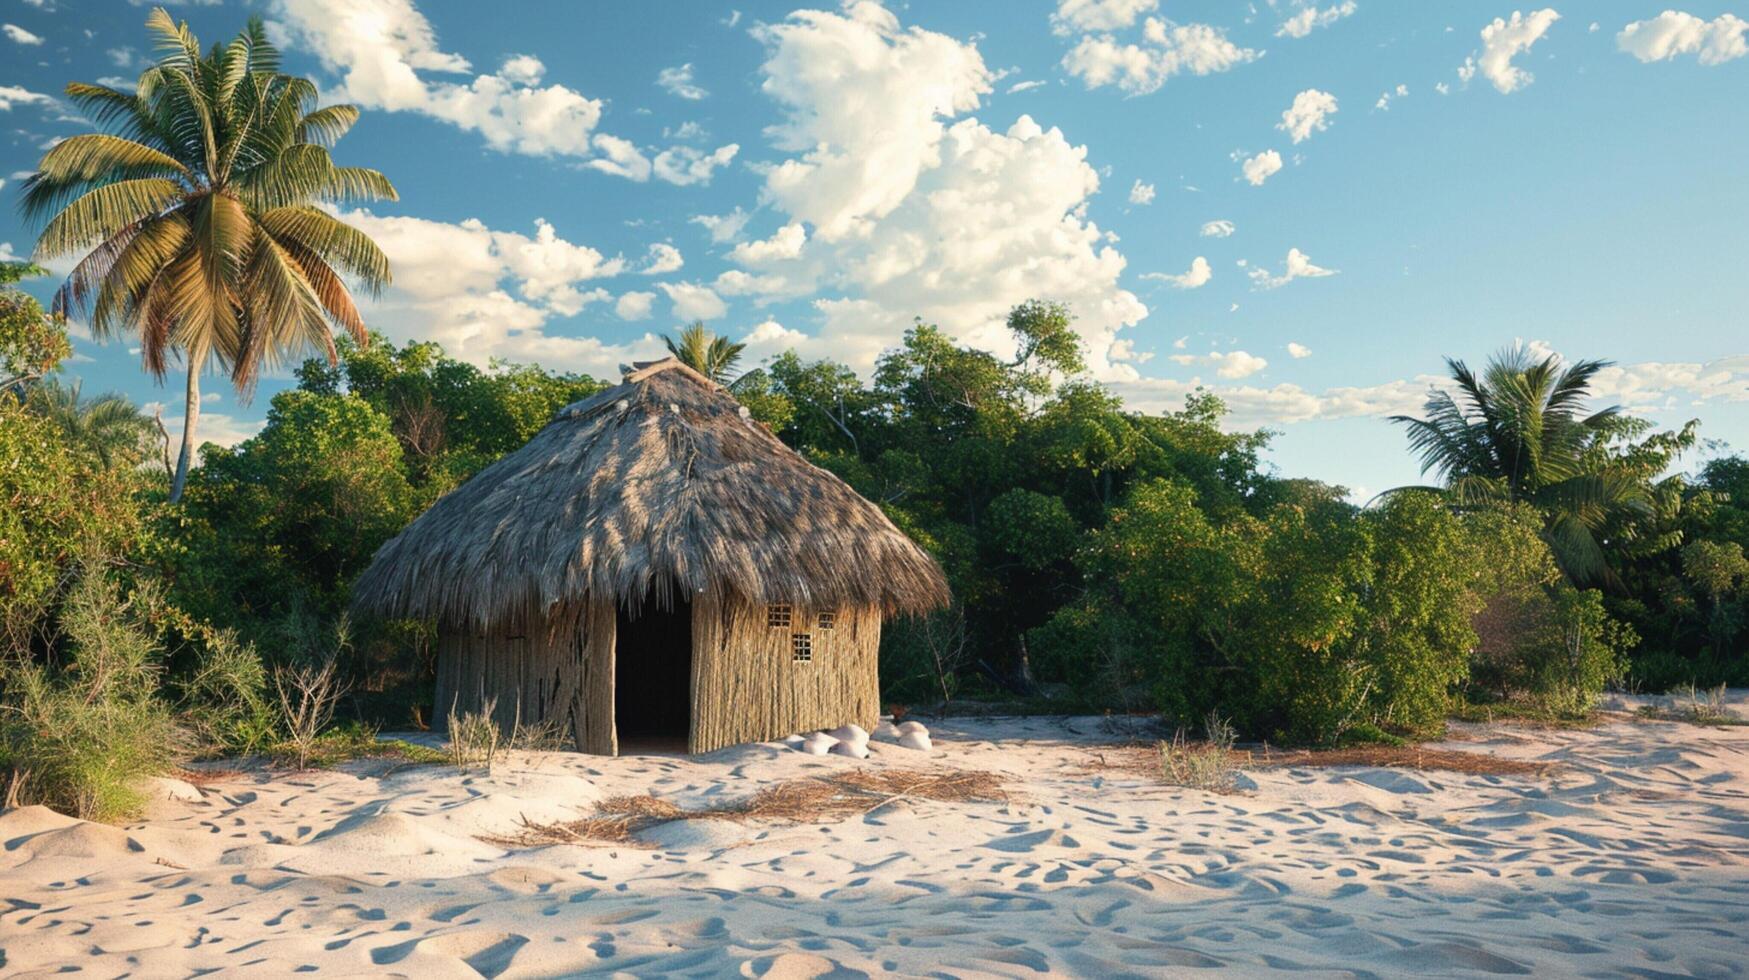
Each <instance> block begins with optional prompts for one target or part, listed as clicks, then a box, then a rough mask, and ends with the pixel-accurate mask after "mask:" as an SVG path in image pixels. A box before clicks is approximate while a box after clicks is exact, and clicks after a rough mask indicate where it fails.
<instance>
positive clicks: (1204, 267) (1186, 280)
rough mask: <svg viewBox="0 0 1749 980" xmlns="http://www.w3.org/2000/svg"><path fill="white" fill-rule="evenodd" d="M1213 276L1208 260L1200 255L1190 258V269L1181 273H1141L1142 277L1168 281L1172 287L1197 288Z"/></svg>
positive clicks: (1206, 283)
mask: <svg viewBox="0 0 1749 980" xmlns="http://www.w3.org/2000/svg"><path fill="white" fill-rule="evenodd" d="M1214 277H1215V270H1214V269H1213V268H1211V267H1210V266H1209V260H1208V259H1205V258H1203V257H1202V256H1200V255H1199V256H1197V257H1196V258H1195V259H1193V260H1191V263H1190V269H1189V270H1188V271H1186V272H1185V273H1184V274H1183V275H1173V274H1172V273H1169V272H1148V273H1144V274H1143V275H1142V278H1143V279H1153V280H1156V281H1159V282H1164V283H1168V284H1170V285H1171V286H1172V287H1173V288H1174V289H1199V288H1201V287H1203V286H1206V285H1208V282H1209V280H1210V279H1213V278H1214Z"/></svg>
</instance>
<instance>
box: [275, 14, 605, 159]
mask: <svg viewBox="0 0 1749 980" xmlns="http://www.w3.org/2000/svg"><path fill="white" fill-rule="evenodd" d="M272 9H273V13H274V16H275V18H276V22H275V33H278V34H282V35H284V36H285V38H286V39H288V40H290V41H291V42H293V43H295V44H296V45H298V46H300V47H302V48H304V49H306V50H309V51H310V52H312V53H314V54H315V55H316V57H317V58H319V59H320V60H321V62H322V64H323V66H324V67H326V68H328V69H329V70H331V71H334V72H337V73H338V74H339V75H340V77H341V85H340V89H339V91H337V92H336V93H335V94H336V95H339V96H341V97H343V98H346V99H349V100H352V101H355V102H358V103H360V104H361V105H364V106H366V107H370V108H378V109H388V110H391V111H400V112H417V113H420V114H422V115H427V116H431V117H433V118H436V119H441V120H443V121H445V122H448V123H450V124H452V125H455V126H458V127H460V128H462V129H465V130H470V131H473V132H477V133H479V134H480V135H481V137H483V138H484V139H485V140H486V143H487V145H489V146H491V147H492V148H493V149H497V150H503V151H514V152H517V153H527V154H532V155H546V154H567V155H573V156H588V155H590V151H591V140H590V137H591V134H592V132H593V130H594V129H595V127H596V124H597V123H599V122H600V121H601V109H602V103H601V100H599V99H591V98H587V97H585V96H584V95H582V94H581V93H579V92H577V91H575V90H573V89H570V88H566V87H565V86H563V85H550V86H545V87H537V86H535V85H533V84H530V82H529V79H530V78H531V77H532V78H536V79H538V78H539V77H540V74H541V70H540V69H541V66H540V62H539V60H538V59H535V58H532V57H530V56H527V55H518V56H515V57H513V58H511V59H509V60H508V61H507V62H506V63H505V65H504V68H503V69H502V70H500V71H499V72H498V73H496V74H479V75H475V76H474V77H473V79H472V80H471V81H467V82H453V81H434V80H428V79H427V78H425V77H423V76H422V74H421V73H440V74H458V75H459V74H467V73H469V72H470V71H471V70H472V66H471V65H469V63H468V61H467V59H466V58H463V57H462V56H461V55H458V54H451V53H448V52H445V51H443V50H441V49H440V48H439V47H438V46H437V34H436V32H435V31H433V30H432V28H431V24H430V22H429V21H427V20H426V19H425V16H424V15H423V14H421V13H420V12H419V11H418V10H417V9H416V8H415V7H414V6H413V3H412V0H276V2H275V4H274V6H273V8H272Z"/></svg>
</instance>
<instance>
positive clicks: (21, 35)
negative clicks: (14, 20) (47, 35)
mask: <svg viewBox="0 0 1749 980" xmlns="http://www.w3.org/2000/svg"><path fill="white" fill-rule="evenodd" d="M0 31H5V32H6V36H7V37H8V38H10V39H11V40H12V41H13V43H15V44H25V45H31V46H33V47H34V46H35V45H38V44H41V43H43V39H42V38H40V37H37V36H36V35H35V34H32V33H31V32H29V31H27V30H25V29H24V28H22V27H19V26H18V25H17V24H0Z"/></svg>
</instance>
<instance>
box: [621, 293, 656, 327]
mask: <svg viewBox="0 0 1749 980" xmlns="http://www.w3.org/2000/svg"><path fill="white" fill-rule="evenodd" d="M655 306H656V294H655V293H648V292H644V291H642V290H636V289H634V290H631V291H630V292H625V293H621V294H620V295H619V299H617V300H615V301H614V304H613V315H614V316H617V317H619V318H620V319H621V320H648V319H649V318H650V314H651V312H653V311H654V309H655Z"/></svg>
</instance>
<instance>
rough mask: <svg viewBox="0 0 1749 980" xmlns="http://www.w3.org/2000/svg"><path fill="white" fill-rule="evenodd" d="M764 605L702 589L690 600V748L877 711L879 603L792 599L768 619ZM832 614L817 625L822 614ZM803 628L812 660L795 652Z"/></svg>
mask: <svg viewBox="0 0 1749 980" xmlns="http://www.w3.org/2000/svg"><path fill="white" fill-rule="evenodd" d="M768 612H769V610H768V607H767V606H765V605H764V604H756V603H751V602H745V601H742V600H740V599H739V598H737V597H733V596H729V597H724V596H699V597H698V599H697V600H696V601H694V602H693V605H692V643H693V647H692V649H693V656H692V736H691V739H690V744H689V747H690V749H691V751H693V752H710V751H713V750H715V749H720V748H724V747H726V746H730V745H736V744H739V743H742V742H762V741H768V740H771V739H776V738H782V737H783V736H785V735H790V734H794V733H801V732H810V731H815V730H818V729H825V728H836V727H837V726H839V725H843V724H848V723H854V724H857V725H861V726H862V727H864V728H868V729H873V728H874V726H875V722H876V721H877V719H878V718H879V716H880V676H879V660H878V658H879V653H880V644H881V614H880V609H879V608H877V607H873V606H870V607H866V608H846V609H831V610H809V609H806V608H803V607H801V606H792V607H791V608H790V624H789V625H788V626H772V625H770V624H769V620H768ZM822 612H824V613H826V614H828V615H830V616H831V618H832V625H831V627H830V628H827V629H822V628H821V623H820V615H821V613H822ZM798 635H805V636H806V637H807V640H808V644H809V647H810V659H809V660H807V661H805V662H802V661H797V660H796V655H795V643H796V640H795V638H796V637H797V636H798Z"/></svg>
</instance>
